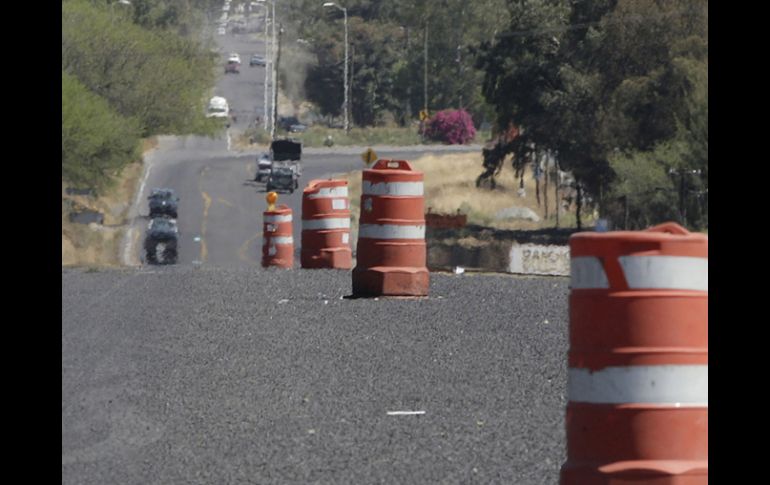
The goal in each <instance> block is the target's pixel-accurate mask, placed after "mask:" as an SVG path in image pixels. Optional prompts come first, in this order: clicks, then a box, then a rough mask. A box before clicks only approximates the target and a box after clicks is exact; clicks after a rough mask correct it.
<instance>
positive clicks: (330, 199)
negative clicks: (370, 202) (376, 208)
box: [300, 180, 353, 269]
mask: <svg viewBox="0 0 770 485" xmlns="http://www.w3.org/2000/svg"><path fill="white" fill-rule="evenodd" d="M300 264H301V265H302V267H303V268H339V269H350V268H352V267H353V257H352V253H351V251H350V203H349V201H348V182H347V181H346V180H311V181H310V183H309V184H308V186H307V187H306V188H305V190H303V191H302V250H301V252H300Z"/></svg>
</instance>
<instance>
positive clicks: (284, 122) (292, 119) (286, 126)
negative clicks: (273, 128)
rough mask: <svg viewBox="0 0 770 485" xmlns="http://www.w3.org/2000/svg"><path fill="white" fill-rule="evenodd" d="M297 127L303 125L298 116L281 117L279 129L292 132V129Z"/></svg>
mask: <svg viewBox="0 0 770 485" xmlns="http://www.w3.org/2000/svg"><path fill="white" fill-rule="evenodd" d="M295 125H302V123H300V121H299V120H298V119H297V117H296V116H279V117H278V128H280V129H282V130H284V131H291V127H292V126H295ZM303 126H304V125H303Z"/></svg>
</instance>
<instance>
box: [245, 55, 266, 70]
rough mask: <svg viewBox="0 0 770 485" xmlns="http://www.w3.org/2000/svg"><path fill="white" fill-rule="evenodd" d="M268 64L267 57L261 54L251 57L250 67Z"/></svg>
mask: <svg viewBox="0 0 770 485" xmlns="http://www.w3.org/2000/svg"><path fill="white" fill-rule="evenodd" d="M265 64H266V62H265V58H264V57H262V56H260V55H259V54H254V55H253V56H251V59H250V60H249V67H254V66H264V65H265Z"/></svg>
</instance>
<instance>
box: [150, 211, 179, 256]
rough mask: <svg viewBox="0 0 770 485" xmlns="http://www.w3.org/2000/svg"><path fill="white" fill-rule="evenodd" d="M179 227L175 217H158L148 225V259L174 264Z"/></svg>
mask: <svg viewBox="0 0 770 485" xmlns="http://www.w3.org/2000/svg"><path fill="white" fill-rule="evenodd" d="M178 243H179V229H178V228H177V225H176V220H175V219H166V218H165V217H158V218H155V219H152V220H151V221H150V224H149V225H148V226H147V232H146V233H145V237H144V250H145V255H146V260H147V262H148V263H150V264H174V263H176V261H177V255H178Z"/></svg>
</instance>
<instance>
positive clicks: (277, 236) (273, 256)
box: [262, 204, 294, 269]
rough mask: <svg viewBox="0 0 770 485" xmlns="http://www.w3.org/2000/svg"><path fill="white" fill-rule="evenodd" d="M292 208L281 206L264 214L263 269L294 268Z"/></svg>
mask: <svg viewBox="0 0 770 485" xmlns="http://www.w3.org/2000/svg"><path fill="white" fill-rule="evenodd" d="M291 221H292V219H291V208H289V206H287V205H285V204H281V205H279V206H278V207H276V208H275V209H273V210H266V211H265V212H264V223H263V226H262V267H264V268H267V267H268V266H277V267H279V268H289V269H290V268H292V267H293V266H294V239H292V227H291V224H292V222H291Z"/></svg>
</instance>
